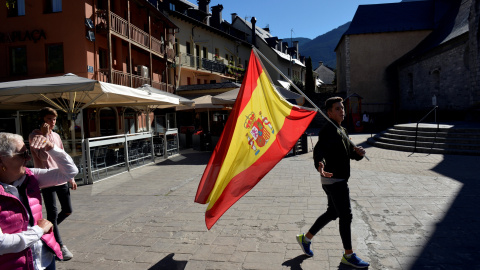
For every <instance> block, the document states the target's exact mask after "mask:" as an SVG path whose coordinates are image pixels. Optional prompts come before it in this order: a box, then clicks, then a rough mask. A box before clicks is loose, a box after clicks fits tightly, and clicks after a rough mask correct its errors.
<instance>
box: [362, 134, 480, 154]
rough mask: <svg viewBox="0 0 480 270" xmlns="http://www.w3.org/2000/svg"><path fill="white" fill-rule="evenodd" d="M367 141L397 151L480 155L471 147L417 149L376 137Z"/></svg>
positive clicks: (479, 152)
mask: <svg viewBox="0 0 480 270" xmlns="http://www.w3.org/2000/svg"><path fill="white" fill-rule="evenodd" d="M367 142H368V143H369V144H370V145H373V146H375V147H379V148H383V149H390V150H396V151H404V152H414V150H415V152H416V153H427V154H449V155H474V156H480V151H478V150H469V149H443V148H434V147H421V146H420V147H419V146H417V148H416V149H415V147H414V146H409V145H398V144H390V143H386V142H381V141H377V140H375V138H368V140H367Z"/></svg>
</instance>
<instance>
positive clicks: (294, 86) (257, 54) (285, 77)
mask: <svg viewBox="0 0 480 270" xmlns="http://www.w3.org/2000/svg"><path fill="white" fill-rule="evenodd" d="M252 49H253V53H255V55H256V56H257V58H258V56H259V55H260V56H261V57H262V58H263V59H264V60H265V61H267V63H269V64H270V66H272V67H273V68H274V69H275V70H276V71H277V72H278V73H280V75H281V76H282V77H283V78H284V79H285V80H287V82H288V83H290V85H292V86H293V88H295V90H297V91H298V92H299V93H300V94H301V95H302V96H303V97H304V98H305V99H306V100H307V101H308V102H309V103H310V104H311V105H312V106H313V107H315V109H317V111H318V112H319V113H320V114H321V115H322V116H323V117H324V118H325V119H326V120H327V121H328V122H330V123H331V124H332V125H334V126H335V128H337V130H338V131H340V134H342V136H343V137H344V138H346V139H347V140H348V141H349V142H350V143H351V144H352V145H353V146H354V147H357V145H356V144H355V143H354V142H352V140H350V138H348V136H347V134H345V132H343V130H342V129H341V128H339V127H337V125H335V124H334V123H333V121H332V120H331V119H330V118H329V117H328V116H326V115H325V113H324V112H322V110H321V109H320V108H319V107H318V106H317V105H315V103H313V101H312V100H311V99H310V98H308V97H307V96H306V95H305V93H303V91H302V90H300V89H299V88H298V87H297V86H296V85H295V84H294V83H293V82H292V81H291V80H290V79H289V78H288V77H287V76H285V74H283V72H282V71H280V70H279V69H278V68H277V67H276V66H275V65H274V64H273V63H272V62H271V61H270V60H268V58H267V57H265V55H263V54H262V53H261V52H260V51H259V50H257V48H255V46H252ZM272 82H273V81H272ZM365 158H366V159H367V160H368V161H370V159H369V158H368V157H367V155H365Z"/></svg>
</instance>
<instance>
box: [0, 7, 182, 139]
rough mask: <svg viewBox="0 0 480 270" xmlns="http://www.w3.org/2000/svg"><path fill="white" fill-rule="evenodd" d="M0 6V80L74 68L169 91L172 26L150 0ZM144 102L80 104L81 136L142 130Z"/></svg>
mask: <svg viewBox="0 0 480 270" xmlns="http://www.w3.org/2000/svg"><path fill="white" fill-rule="evenodd" d="M13 2H14V4H11V5H9V6H8V7H7V6H6V5H1V6H0V20H1V21H2V22H5V23H2V24H0V51H2V53H1V54H0V61H2V62H3V63H5V65H2V66H1V67H0V81H15V80H22V79H31V78H41V77H50V76H60V75H63V74H65V73H73V74H75V75H77V76H81V77H86V78H89V79H94V80H98V81H104V82H109V83H114V84H118V85H124V86H129V87H132V88H138V87H140V86H142V85H144V84H149V85H151V86H153V87H155V88H157V89H160V90H164V91H168V92H171V93H173V92H174V90H175V80H174V79H175V69H174V62H175V54H174V52H175V51H174V42H175V32H177V30H178V28H177V27H176V25H175V24H173V23H172V22H171V21H170V20H168V19H167V18H166V17H165V15H163V13H162V12H160V10H159V9H158V8H157V6H158V3H157V1H146V0H84V1H62V0H44V1H26V0H17V1H13ZM146 114H149V115H151V111H150V112H149V110H148V109H147V108H137V107H116V106H109V107H103V108H87V109H85V112H84V114H83V117H84V119H83V121H84V123H85V129H86V130H85V135H86V136H87V137H96V136H106V135H114V134H123V133H132V132H133V133H134V132H140V131H147V130H149V127H150V123H148V122H147V120H146V119H147V117H146Z"/></svg>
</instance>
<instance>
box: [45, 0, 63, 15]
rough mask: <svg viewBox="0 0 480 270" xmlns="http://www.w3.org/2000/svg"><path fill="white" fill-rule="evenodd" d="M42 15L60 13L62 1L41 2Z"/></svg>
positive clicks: (49, 0) (48, 0)
mask: <svg viewBox="0 0 480 270" xmlns="http://www.w3.org/2000/svg"><path fill="white" fill-rule="evenodd" d="M43 1H44V2H43V4H44V5H43V6H44V10H43V11H44V13H55V12H61V11H62V0H43Z"/></svg>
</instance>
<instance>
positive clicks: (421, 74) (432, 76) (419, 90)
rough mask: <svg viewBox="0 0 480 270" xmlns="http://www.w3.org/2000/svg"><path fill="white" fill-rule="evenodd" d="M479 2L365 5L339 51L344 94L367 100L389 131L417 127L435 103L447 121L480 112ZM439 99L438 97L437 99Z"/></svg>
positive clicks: (440, 0) (366, 106) (430, 0)
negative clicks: (405, 125)
mask: <svg viewBox="0 0 480 270" xmlns="http://www.w3.org/2000/svg"><path fill="white" fill-rule="evenodd" d="M478 2H479V1H477V0H453V1H446V0H424V1H414V2H401V3H392V4H380V5H362V6H359V8H358V10H357V12H356V14H355V16H354V18H353V20H352V23H351V25H350V28H349V29H348V30H347V31H346V32H345V34H344V35H343V36H342V38H341V40H340V42H339V44H338V45H337V48H336V52H337V76H338V77H337V87H338V91H345V92H347V95H348V94H349V93H357V94H359V95H360V96H362V97H363V98H364V99H363V104H362V107H363V108H364V110H367V111H369V112H372V113H377V115H378V116H379V117H380V118H381V117H383V118H384V119H383V121H384V123H385V124H393V123H396V122H405V121H406V122H409V121H418V120H420V118H421V117H422V116H423V115H424V114H425V113H426V112H428V110H429V109H430V108H432V101H433V99H436V102H437V105H438V106H439V110H440V111H441V112H442V115H443V116H448V117H449V118H450V119H447V118H444V119H443V120H463V119H464V117H465V116H467V115H470V116H471V115H473V114H469V113H466V112H472V111H474V109H475V108H477V109H478V106H479V105H478V104H479V101H480V99H479V90H478V89H479V87H480V85H479V83H478V82H479V73H480V71H479V64H478V62H479V61H478V59H479V55H478V51H479V45H478V38H479V37H478V36H479V33H478V23H479V15H478V12H479V3H478ZM434 96H435V97H434Z"/></svg>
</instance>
